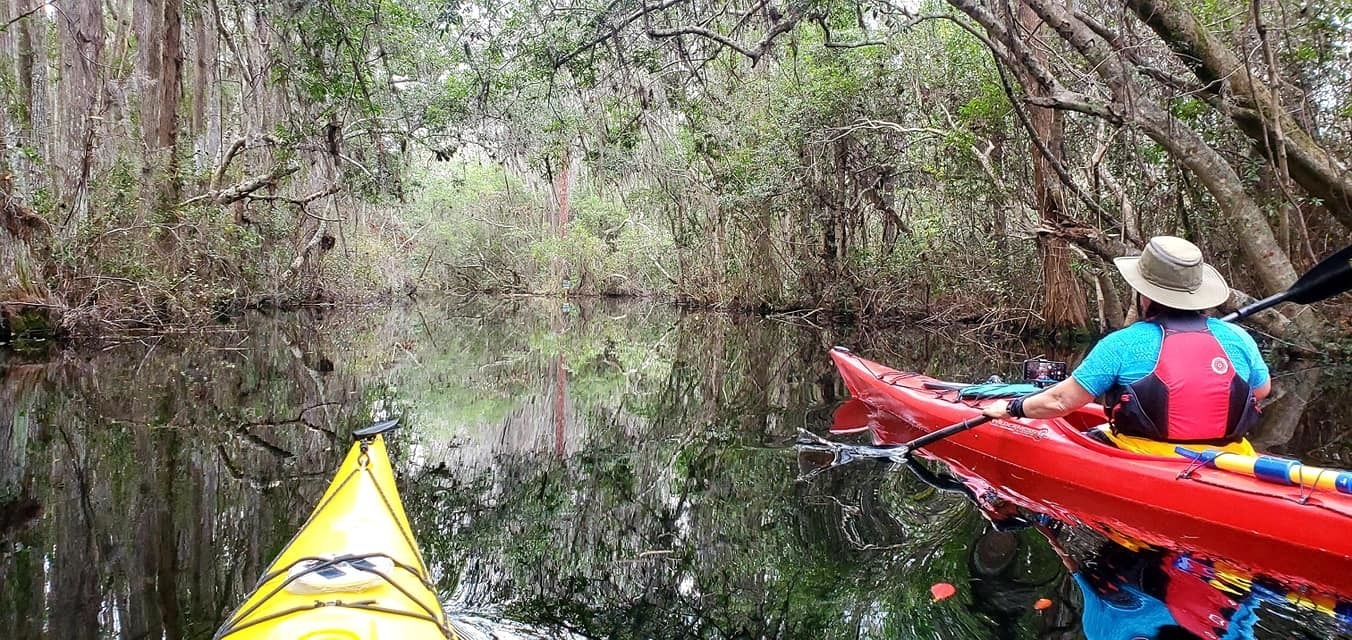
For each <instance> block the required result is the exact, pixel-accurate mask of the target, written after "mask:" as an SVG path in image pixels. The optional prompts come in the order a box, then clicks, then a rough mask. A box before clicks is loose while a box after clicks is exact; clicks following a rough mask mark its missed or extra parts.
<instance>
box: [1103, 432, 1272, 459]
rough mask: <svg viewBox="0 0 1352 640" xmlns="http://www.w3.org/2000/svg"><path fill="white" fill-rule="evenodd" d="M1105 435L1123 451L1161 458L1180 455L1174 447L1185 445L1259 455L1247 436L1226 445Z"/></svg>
mask: <svg viewBox="0 0 1352 640" xmlns="http://www.w3.org/2000/svg"><path fill="white" fill-rule="evenodd" d="M1104 435H1107V436H1108V439H1109V440H1112V441H1113V444H1115V445H1117V448H1118V449H1122V450H1123V451H1131V452H1133V453H1143V454H1145V455H1148V456H1159V457H1161V458H1177V457H1179V456H1178V454H1177V453H1175V452H1174V447H1183V448H1185V449H1191V450H1193V451H1206V450H1208V449H1216V450H1220V451H1225V452H1228V453H1235V454H1239V455H1241V456H1256V455H1258V452H1257V451H1255V450H1254V448H1253V445H1252V444H1249V440H1248V439H1247V438H1243V439H1240V441H1239V442H1231V443H1230V444H1227V445H1225V446H1217V445H1214V444H1183V443H1177V442H1160V441H1159V440H1151V439H1149V438H1137V437H1135V436H1124V435H1122V434H1119V433H1113V432H1111V431H1108V432H1106V433H1105V434H1104Z"/></svg>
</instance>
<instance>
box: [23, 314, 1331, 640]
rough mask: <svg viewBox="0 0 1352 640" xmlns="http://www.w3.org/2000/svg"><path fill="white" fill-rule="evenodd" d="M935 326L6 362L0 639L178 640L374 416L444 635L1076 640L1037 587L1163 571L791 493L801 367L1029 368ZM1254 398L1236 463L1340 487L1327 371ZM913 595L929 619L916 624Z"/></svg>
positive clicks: (1067, 613) (277, 343) (283, 346)
mask: <svg viewBox="0 0 1352 640" xmlns="http://www.w3.org/2000/svg"><path fill="white" fill-rule="evenodd" d="M963 331H964V330H963V329H951V328H950V329H944V330H942V331H939V332H927V331H922V330H912V331H888V332H873V333H869V332H860V331H858V330H853V329H827V328H819V327H816V326H813V325H812V324H811V323H810V322H806V321H798V322H785V321H771V320H763V319H757V318H747V317H740V316H725V315H719V314H711V313H686V314H683V313H680V312H678V311H676V310H673V309H670V308H667V307H660V306H646V305H611V304H592V303H581V304H568V305H560V304H558V303H557V302H545V301H533V300H506V301H504V300H495V301H477V302H471V303H463V302H462V303H452V302H423V303H421V304H420V305H418V306H410V307H403V308H394V309H383V308H382V309H374V310H366V311H361V312H343V313H341V314H339V313H333V314H324V315H320V314H291V315H283V316H276V317H268V316H261V315H260V316H253V317H249V318H246V319H243V320H240V321H238V322H237V323H235V324H232V325H228V326H221V327H219V328H218V330H216V331H212V332H208V333H204V334H200V335H191V336H165V337H154V338H145V339H124V340H122V341H119V342H116V343H106V344H102V345H97V346H90V347H86V348H82V349H77V350H70V351H67V352H62V353H56V354H44V355H42V356H36V355H14V354H10V355H7V356H5V359H4V360H0V362H3V369H0V461H2V462H3V463H4V464H3V465H0V638H37V637H52V638H85V637H90V638H93V637H100V638H102V637H115V638H159V637H166V638H205V637H210V635H211V633H212V631H213V630H214V629H215V627H216V625H217V624H218V623H219V622H220V620H221V619H222V618H223V617H224V615H225V614H226V613H228V610H229V609H230V608H231V607H232V606H233V605H234V604H236V603H237V602H238V601H239V600H240V599H241V598H242V597H243V595H244V594H245V593H246V592H247V591H248V589H249V588H250V586H251V585H252V584H253V582H254V580H255V579H256V578H257V577H258V575H259V574H260V573H261V571H262V570H263V568H264V567H265V566H266V565H267V563H268V562H269V561H270V560H271V559H272V557H273V556H274V555H275V554H276V553H277V552H278V551H280V549H281V547H282V545H283V544H285V542H286V541H287V540H288V539H289V537H290V536H291V534H292V533H293V532H294V530H295V529H296V528H297V527H298V526H299V524H300V523H301V522H302V521H303V520H304V518H305V516H306V514H307V513H308V511H309V509H310V508H311V507H312V506H313V504H314V502H315V501H316V499H317V498H318V497H319V495H320V493H321V492H322V491H323V489H324V486H325V484H326V483H327V481H328V478H329V475H330V474H331V472H332V471H333V469H334V468H335V467H336V465H337V463H338V461H339V458H340V457H341V455H342V453H343V452H344V451H345V449H346V446H347V438H346V435H347V433H349V432H350V431H351V430H352V429H353V428H354V427H357V426H362V425H364V424H365V423H367V422H368V421H369V420H370V418H371V416H372V415H375V414H377V413H381V412H389V411H393V412H395V413H402V414H403V415H404V416H405V418H406V427H405V428H404V429H403V430H401V431H400V432H399V433H398V434H397V435H396V437H395V440H394V442H393V448H394V453H395V455H396V456H397V458H398V459H397V462H396V464H397V466H398V467H399V470H400V473H401V480H402V482H403V486H402V490H403V491H404V498H405V502H406V503H407V506H408V510H409V513H410V516H411V518H412V520H413V525H414V529H415V531H416V533H417V535H418V538H419V539H420V541H421V543H422V546H423V550H424V554H425V555H426V556H427V557H428V559H429V560H430V561H431V563H432V564H433V565H434V567H435V571H436V572H437V573H438V580H439V584H440V586H441V590H442V596H443V600H444V601H445V603H446V606H447V608H448V609H449V610H450V611H451V612H452V614H453V616H454V617H455V618H456V620H457V621H458V624H459V625H460V626H461V627H462V628H463V629H464V630H466V631H467V632H468V633H467V635H469V636H471V637H473V636H475V635H476V634H479V635H480V636H481V637H501V638H510V637H538V638H555V637H579V638H582V637H597V638H694V637H699V638H809V637H810V638H954V639H957V638H1076V637H1083V636H1084V631H1085V629H1084V628H1082V627H1083V623H1084V621H1085V620H1086V619H1087V618H1086V616H1085V614H1084V613H1083V611H1084V609H1085V607H1086V604H1085V601H1084V598H1083V597H1082V594H1081V588H1080V587H1079V586H1077V584H1076V582H1075V581H1074V580H1072V579H1071V578H1070V574H1069V571H1068V570H1067V568H1066V565H1067V564H1068V563H1070V562H1080V563H1083V564H1084V566H1087V567H1090V568H1091V569H1092V572H1091V573H1093V575H1094V576H1096V577H1095V580H1098V581H1099V582H1102V583H1112V582H1113V580H1114V579H1121V580H1125V581H1127V582H1130V581H1131V580H1132V579H1134V578H1135V577H1137V576H1140V575H1158V574H1159V573H1160V572H1159V570H1158V569H1159V567H1161V566H1164V565H1168V564H1169V563H1170V562H1174V564H1175V566H1176V565H1177V562H1175V561H1176V560H1177V558H1176V557H1174V556H1170V555H1168V554H1167V553H1166V552H1162V551H1160V552H1151V553H1147V554H1144V555H1141V554H1131V553H1129V552H1126V551H1125V550H1122V549H1120V548H1114V547H1113V546H1112V545H1110V544H1106V543H1105V542H1104V541H1102V540H1099V539H1097V538H1095V537H1093V536H1092V535H1091V534H1089V533H1088V532H1076V531H1063V532H1062V534H1063V535H1064V537H1063V540H1064V541H1065V544H1064V547H1065V554H1066V558H1068V560H1067V559H1063V557H1062V556H1061V555H1060V554H1058V552H1057V549H1056V548H1054V547H1053V545H1051V544H1050V543H1049V542H1048V540H1047V538H1045V537H1044V536H1043V535H1042V534H1041V533H1040V532H1038V531H1037V530H1034V529H1025V530H1021V531H1013V532H1001V531H995V530H994V529H993V528H992V527H991V526H990V525H989V524H988V523H987V522H986V520H985V519H983V518H982V516H981V515H980V514H979V513H978V512H977V510H976V509H975V508H973V507H972V506H971V505H970V504H969V503H968V502H967V501H966V500H965V499H964V498H963V497H961V496H959V495H955V494H952V493H947V492H943V491H937V490H935V489H934V488H932V487H931V486H929V485H927V484H925V483H923V482H921V481H920V480H919V479H917V478H916V477H915V476H914V475H913V474H911V473H908V472H906V471H904V470H899V469H896V468H888V467H887V466H885V465H875V464H859V465H852V466H848V467H844V468H838V469H831V470H828V471H826V472H824V473H819V474H816V475H812V476H811V479H810V480H802V479H801V478H802V477H803V476H804V475H805V474H807V473H808V472H809V471H810V470H811V468H813V467H814V466H816V465H818V464H819V463H820V461H818V460H813V459H811V458H810V456H800V455H798V454H796V453H795V451H794V450H793V448H792V446H791V444H792V440H793V438H794V436H795V434H796V432H797V431H798V430H799V429H808V430H812V431H815V432H818V433H823V432H825V430H826V428H827V426H828V425H829V424H830V420H831V414H832V411H833V410H834V408H835V407H836V406H838V405H839V404H840V403H841V402H842V401H843V400H844V399H845V397H846V394H845V392H844V389H843V386H842V385H841V383H840V382H839V380H838V379H837V377H836V374H835V371H834V369H833V368H832V366H831V364H830V360H829V358H828V357H827V356H826V350H827V349H828V348H829V347H830V346H832V345H833V344H847V345H850V346H851V347H853V348H855V350H856V351H859V352H860V353H864V354H867V355H869V356H870V357H872V358H874V359H876V360H879V361H882V362H887V363H889V364H893V365H895V366H898V367H900V368H911V369H921V370H925V371H929V372H933V373H936V374H941V375H943V376H946V377H950V378H954V379H961V380H972V379H977V378H984V377H985V376H986V375H988V374H990V373H1006V374H1008V373H1012V371H1013V370H1014V369H1015V363H1016V362H1018V361H1020V360H1022V359H1023V358H1024V357H1026V355H1033V354H1037V353H1040V352H1043V351H1048V349H1046V348H1044V347H1032V346H1026V345H1010V344H1006V345H1001V346H1000V347H993V346H991V345H989V344H986V343H984V342H983V341H981V340H979V339H978V338H977V337H976V336H974V335H964V333H963ZM1050 351H1051V353H1050V355H1052V356H1056V355H1061V356H1063V357H1069V358H1070V359H1072V360H1073V359H1074V355H1075V352H1076V349H1075V348H1073V347H1072V348H1070V349H1067V350H1060V351H1059V352H1058V350H1050ZM1279 375H1280V377H1279V378H1278V386H1279V389H1281V390H1282V391H1284V392H1285V393H1286V397H1284V398H1282V399H1281V400H1279V401H1278V402H1276V403H1274V405H1273V406H1272V407H1270V408H1269V410H1268V411H1267V413H1266V416H1265V420H1266V422H1265V424H1264V426H1263V427H1262V429H1261V430H1260V432H1259V434H1258V437H1257V438H1256V440H1257V442H1258V444H1259V445H1260V447H1262V448H1264V449H1267V450H1270V451H1279V452H1286V453H1291V454H1297V455H1305V456H1306V457H1308V458H1310V459H1312V460H1314V461H1318V462H1321V463H1324V464H1327V465H1331V466H1352V443H1349V441H1348V438H1347V434H1348V431H1349V430H1350V429H1352V419H1348V418H1346V417H1345V416H1346V415H1347V409H1349V404H1352V403H1350V402H1349V399H1352V396H1350V395H1349V394H1348V393H1347V391H1346V385H1347V382H1348V377H1347V375H1346V374H1343V373H1338V372H1336V371H1333V370H1326V369H1319V368H1305V369H1303V370H1299V371H1297V370H1291V369H1283V371H1282V372H1281V373H1280V374H1279ZM1308 408H1317V410H1313V409H1311V410H1306V409H1308ZM936 471H941V470H938V469H936ZM1274 553H1280V550H1274ZM1193 568H1194V569H1196V568H1197V567H1196V566H1194V567H1193ZM1206 569H1207V567H1206V566H1202V567H1201V569H1200V570H1199V571H1196V572H1195V573H1197V574H1198V575H1200V576H1202V577H1200V578H1198V580H1199V583H1205V582H1207V581H1208V580H1211V581H1213V582H1216V583H1218V584H1220V583H1222V582H1223V581H1221V580H1218V579H1216V578H1215V577H1214V576H1208V575H1206ZM1114 572H1116V573H1114ZM1118 574H1121V575H1118ZM1086 575H1088V574H1086ZM1174 579H1175V580H1176V581H1177V580H1178V579H1179V578H1177V577H1175V578H1174ZM1137 582H1140V583H1142V584H1145V583H1149V582H1150V581H1149V580H1144V581H1142V580H1137ZM936 583H950V584H952V585H954V586H955V587H956V595H954V596H953V597H951V598H948V599H946V600H943V601H941V602H934V601H933V597H932V596H931V591H930V589H931V585H934V584H936ZM1114 588H1116V587H1114ZM1231 591H1232V593H1230V594H1229V595H1228V596H1226V597H1228V598H1229V602H1231V604H1232V605H1233V606H1230V607H1229V609H1230V610H1229V611H1226V610H1225V607H1224V606H1221V608H1220V609H1218V611H1220V613H1221V614H1223V615H1222V618H1223V619H1222V620H1221V622H1222V623H1224V624H1220V627H1225V626H1227V625H1228V626H1233V627H1239V626H1241V625H1240V623H1239V618H1243V617H1244V616H1249V618H1252V619H1254V620H1256V622H1254V623H1253V631H1252V633H1251V636H1252V637H1259V638H1293V637H1294V638H1306V637H1309V638H1325V637H1334V636H1339V635H1340V634H1341V635H1343V636H1347V637H1352V636H1348V635H1347V634H1348V632H1347V630H1346V627H1345V626H1343V625H1342V624H1341V623H1340V622H1338V619H1337V618H1336V617H1335V616H1334V615H1332V614H1331V613H1328V612H1321V611H1319V610H1318V607H1317V606H1315V604H1312V603H1310V602H1305V603H1303V604H1293V603H1292V602H1291V600H1292V599H1293V598H1292V597H1282V594H1280V593H1277V594H1272V593H1267V592H1263V593H1261V594H1256V595H1255V594H1252V593H1250V592H1249V591H1248V590H1246V588H1244V587H1243V585H1242V584H1241V585H1239V586H1237V587H1231ZM1258 595H1261V596H1263V597H1257V596H1258ZM1348 595H1352V594H1348ZM1042 598H1045V599H1047V600H1049V601H1050V603H1049V604H1050V605H1051V606H1050V607H1048V608H1046V609H1044V610H1038V609H1036V608H1035V606H1034V605H1035V603H1036V602H1037V601H1038V600H1039V599H1042ZM1219 602H1221V603H1222V605H1224V602H1226V601H1225V600H1224V599H1222V600H1219ZM1318 603H1322V604H1323V605H1328V606H1332V604H1331V603H1327V602H1324V601H1322V600H1320V601H1318ZM1326 608H1327V607H1326ZM1226 615H1228V616H1230V617H1231V618H1232V619H1234V624H1231V620H1229V619H1224V616H1226ZM1249 618H1245V619H1249ZM1246 624H1247V623H1246ZM1098 629H1099V627H1095V626H1093V625H1092V624H1091V625H1090V627H1089V631H1090V633H1091V634H1097V633H1098V631H1097V630H1098ZM1216 635H1218V636H1219V635H1221V634H1216ZM1241 637H1242V636H1241Z"/></svg>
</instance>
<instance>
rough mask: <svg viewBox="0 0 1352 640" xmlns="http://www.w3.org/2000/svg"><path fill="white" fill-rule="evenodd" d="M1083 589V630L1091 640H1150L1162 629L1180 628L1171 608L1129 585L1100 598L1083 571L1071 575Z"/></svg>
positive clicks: (1120, 586)
mask: <svg viewBox="0 0 1352 640" xmlns="http://www.w3.org/2000/svg"><path fill="white" fill-rule="evenodd" d="M1071 577H1073V578H1075V584H1077V585H1079V587H1080V595H1081V596H1082V598H1081V599H1082V600H1083V601H1084V613H1083V614H1082V615H1081V618H1080V627H1081V630H1083V631H1084V637H1085V638H1088V640H1150V639H1151V638H1154V637H1155V636H1156V635H1158V634H1159V631H1160V628H1161V627H1166V626H1170V625H1177V624H1178V623H1177V622H1175V621H1174V616H1173V614H1171V613H1169V608H1168V607H1166V606H1165V605H1164V603H1163V602H1160V600H1159V599H1158V598H1156V597H1154V596H1151V595H1149V594H1147V593H1145V592H1144V591H1141V590H1140V589H1137V588H1136V587H1133V586H1131V585H1129V584H1120V585H1118V586H1117V587H1118V588H1117V591H1115V592H1113V593H1112V594H1107V595H1105V594H1101V593H1099V592H1098V591H1097V590H1095V589H1094V585H1093V584H1091V583H1090V582H1089V579H1088V578H1086V577H1085V576H1084V573H1083V572H1081V571H1076V572H1075V573H1072V574H1071Z"/></svg>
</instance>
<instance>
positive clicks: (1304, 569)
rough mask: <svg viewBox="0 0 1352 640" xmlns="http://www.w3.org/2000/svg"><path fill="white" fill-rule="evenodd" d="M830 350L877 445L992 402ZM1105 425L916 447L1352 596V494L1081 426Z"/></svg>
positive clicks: (983, 433)
mask: <svg viewBox="0 0 1352 640" xmlns="http://www.w3.org/2000/svg"><path fill="white" fill-rule="evenodd" d="M831 358H832V359H833V360H834V361H835V363H836V368H837V369H839V370H840V374H841V377H842V378H844V380H845V384H846V386H847V387H848V388H849V390H850V394H851V395H853V396H854V397H855V398H857V399H859V400H861V401H863V402H865V403H867V404H868V405H869V406H870V407H871V408H872V410H873V411H872V418H873V420H872V423H871V425H870V426H871V427H872V428H873V430H874V438H875V440H876V441H878V442H879V443H881V444H899V443H901V442H904V441H906V440H909V439H911V438H914V437H916V436H918V435H921V434H922V433H924V432H926V431H931V430H934V429H937V428H940V427H943V426H946V425H949V424H953V423H956V422H959V421H962V420H965V419H968V418H972V417H974V416H977V415H979V414H980V407H981V406H982V405H983V404H985V403H986V402H989V401H983V400H963V399H959V398H958V393H957V391H952V390H944V389H936V388H927V387H926V383H929V385H930V386H931V387H933V386H935V385H936V383H938V382H939V381H937V380H935V379H933V378H930V377H927V376H924V375H920V374H915V373H906V372H902V371H897V370H895V369H891V368H888V367H885V366H883V365H880V364H877V363H875V362H871V361H869V360H865V359H863V358H860V357H858V356H856V355H854V354H852V353H850V352H848V351H845V350H843V349H836V350H834V351H832V352H831ZM1104 422H1105V418H1104V415H1103V409H1102V407H1100V406H1098V405H1088V406H1086V407H1085V408H1083V409H1081V410H1079V411H1077V412H1075V413H1073V414H1071V415H1069V416H1066V417H1064V418H1056V419H1050V420H1034V419H1021V420H996V421H992V422H991V423H989V424H986V425H982V426H980V427H977V428H975V429H972V430H970V431H965V432H962V433H958V434H956V435H954V436H952V437H949V438H947V439H944V440H940V441H938V442H936V443H934V444H931V445H928V446H926V447H925V448H924V449H923V450H921V451H920V452H919V453H920V454H921V455H926V456H930V457H934V458H937V459H940V460H942V461H944V462H946V463H948V464H949V466H950V467H952V468H953V470H954V472H955V473H957V474H958V475H960V476H961V477H962V478H963V479H964V481H966V482H967V483H968V484H969V485H973V486H974V488H976V489H978V490H979V491H981V490H984V489H986V488H993V489H995V490H996V491H997V492H998V493H999V494H1001V495H1003V496H1005V497H1006V498H1008V499H1010V500H1012V501H1014V502H1016V503H1018V504H1020V505H1021V506H1024V507H1026V508H1028V509H1032V510H1035V511H1039V512H1042V513H1047V514H1049V515H1052V516H1054V517H1056V518H1057V519H1060V520H1065V521H1069V522H1077V523H1081V524H1084V525H1087V526H1090V527H1092V528H1095V529H1099V530H1106V531H1116V532H1119V533H1124V534H1126V535H1129V536H1131V537H1133V538H1136V539H1138V540H1141V541H1143V542H1147V543H1150V544H1156V545H1161V546H1165V547H1169V548H1172V549H1178V550H1182V551H1191V552H1195V553H1199V554H1202V555H1204V556H1209V557H1215V558H1223V559H1227V560H1229V561H1231V562H1236V563H1239V564H1241V565H1243V566H1245V567H1246V568H1248V569H1250V570H1252V571H1254V572H1255V573H1259V574H1264V575H1268V576H1270V577H1272V578H1275V579H1277V580H1281V581H1284V582H1295V583H1301V584H1307V585H1310V586H1314V587H1316V588H1319V589H1321V590H1325V591H1330V592H1332V593H1337V594H1342V595H1352V536H1349V535H1348V531H1349V527H1352V495H1347V494H1343V493H1338V492H1336V491H1322V490H1311V489H1309V488H1301V487H1299V486H1285V485H1281V484H1274V483H1271V482H1264V481H1262V480H1258V479H1256V478H1254V477H1252V476H1248V475H1242V474H1238V473H1233V472H1229V471H1224V470H1221V469H1215V468H1209V467H1206V466H1201V465H1199V463H1197V462H1195V461H1192V460H1187V459H1183V458H1160V457H1154V456H1146V455H1142V454H1137V453H1131V452H1127V451H1122V450H1120V449H1117V448H1114V447H1112V446H1109V445H1107V444H1103V443H1101V442H1099V441H1098V440H1095V439H1093V438H1091V437H1089V436H1087V435H1085V433H1084V431H1085V430H1087V429H1090V428H1093V427H1095V426H1099V425H1101V424H1103V423H1104Z"/></svg>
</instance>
